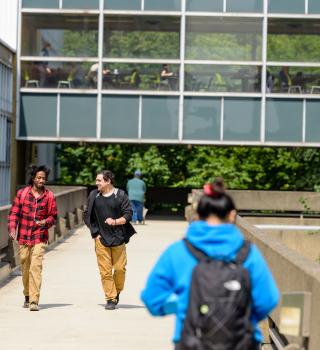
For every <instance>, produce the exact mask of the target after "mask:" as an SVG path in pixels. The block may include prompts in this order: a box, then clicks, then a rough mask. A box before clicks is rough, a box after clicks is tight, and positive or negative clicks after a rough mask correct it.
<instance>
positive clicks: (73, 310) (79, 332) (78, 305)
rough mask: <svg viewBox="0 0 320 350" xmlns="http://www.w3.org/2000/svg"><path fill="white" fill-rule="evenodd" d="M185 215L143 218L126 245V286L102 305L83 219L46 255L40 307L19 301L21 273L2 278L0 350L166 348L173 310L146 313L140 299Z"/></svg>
mask: <svg viewBox="0 0 320 350" xmlns="http://www.w3.org/2000/svg"><path fill="white" fill-rule="evenodd" d="M186 226H187V223H186V222H184V221H148V222H147V223H146V225H141V226H137V227H136V229H137V231H138V235H135V236H134V237H133V238H132V240H131V242H130V244H129V245H128V246H127V249H128V250H127V253H128V266H127V279H126V285H125V290H124V291H123V293H122V294H121V296H120V303H119V307H118V309H117V310H114V311H106V310H105V309H104V294H103V291H102V287H101V283H100V276H99V273H98V267H97V264H96V256H95V253H94V244H93V241H92V239H91V236H90V234H89V231H88V230H87V228H85V227H81V228H78V229H77V230H75V232H74V234H73V235H72V236H71V237H69V238H68V239H67V240H65V241H64V242H63V243H61V244H60V245H58V246H56V247H55V248H54V249H52V250H49V251H48V253H47V254H46V255H45V260H44V264H43V265H44V267H43V281H42V292H41V297H40V312H30V311H29V310H28V309H23V308H22V303H23V299H24V297H23V294H22V281H21V276H20V274H19V273H16V276H15V277H13V278H11V279H10V280H9V281H8V282H7V283H6V284H4V285H1V286H0V303H1V304H0V348H1V350H100V349H103V350H105V349H107V350H136V349H137V350H138V349H139V350H167V349H171V348H172V345H171V336H172V333H173V318H172V317H167V318H152V317H151V316H150V315H149V314H148V313H147V311H146V309H145V308H144V306H143V305H142V303H141V301H140V297H139V296H140V291H141V289H142V288H143V286H144V283H145V280H146V277H147V275H148V273H149V271H150V268H151V266H152V265H153V264H154V262H155V260H156V259H157V257H158V256H159V254H160V252H161V251H163V249H164V248H165V247H166V246H167V245H168V244H170V243H171V242H172V241H174V240H176V239H179V238H180V237H182V235H183V233H184V231H185V229H186Z"/></svg>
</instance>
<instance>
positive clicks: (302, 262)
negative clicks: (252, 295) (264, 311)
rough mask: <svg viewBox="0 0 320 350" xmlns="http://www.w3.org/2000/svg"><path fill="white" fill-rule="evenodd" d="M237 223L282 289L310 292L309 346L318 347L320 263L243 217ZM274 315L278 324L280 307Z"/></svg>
mask: <svg viewBox="0 0 320 350" xmlns="http://www.w3.org/2000/svg"><path fill="white" fill-rule="evenodd" d="M237 225H238V227H239V228H240V230H241V231H242V232H243V234H244V235H245V236H246V238H247V239H249V240H250V241H251V242H253V243H254V244H256V245H257V246H258V248H259V249H260V251H261V252H262V254H263V256H264V257H265V259H266V260H267V262H268V265H269V267H270V269H271V271H272V273H273V276H274V277H275V280H276V282H277V285H278V287H279V289H280V291H281V293H286V292H310V293H311V316H310V338H309V347H308V350H319V344H320V332H319V324H320V264H319V263H317V262H314V261H312V260H310V259H308V258H306V257H303V256H302V255H300V254H297V252H295V251H293V250H292V249H290V248H288V247H287V246H286V245H285V244H284V243H283V242H281V241H280V240H278V239H276V238H273V237H271V236H270V235H269V234H267V233H265V232H263V231H262V230H259V229H257V228H255V227H254V226H252V225H251V224H250V223H249V222H247V221H246V220H245V219H243V218H240V217H238V220H237ZM271 318H272V320H273V321H274V322H275V324H276V325H278V324H279V308H277V309H276V311H275V312H274V313H273V314H272V315H271Z"/></svg>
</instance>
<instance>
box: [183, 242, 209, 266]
mask: <svg viewBox="0 0 320 350" xmlns="http://www.w3.org/2000/svg"><path fill="white" fill-rule="evenodd" d="M183 242H184V244H185V245H186V246H187V248H188V250H189V252H190V253H191V254H192V255H193V256H194V257H195V258H196V259H197V260H199V261H201V260H207V259H210V257H209V256H208V255H207V254H205V253H204V252H203V251H202V250H200V249H198V248H196V247H195V246H194V245H192V244H191V243H190V242H189V241H188V240H187V239H186V238H184V239H183ZM210 260H211V259H210Z"/></svg>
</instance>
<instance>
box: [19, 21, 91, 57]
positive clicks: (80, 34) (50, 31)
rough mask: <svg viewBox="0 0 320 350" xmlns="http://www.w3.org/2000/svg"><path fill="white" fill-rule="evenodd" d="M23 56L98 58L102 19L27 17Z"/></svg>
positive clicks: (24, 27)
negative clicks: (100, 20) (99, 30)
mask: <svg viewBox="0 0 320 350" xmlns="http://www.w3.org/2000/svg"><path fill="white" fill-rule="evenodd" d="M21 33H22V38H21V54H22V56H49V57H50V56H66V57H78V56H80V57H81V56H82V57H94V56H97V55H98V16H97V15H79V14H64V15H60V14H58V15H56V14H46V15H45V16H44V15H43V14H23V17H22V32H21Z"/></svg>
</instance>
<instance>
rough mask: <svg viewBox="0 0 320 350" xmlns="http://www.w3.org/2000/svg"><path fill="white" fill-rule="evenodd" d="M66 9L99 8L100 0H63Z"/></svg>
mask: <svg viewBox="0 0 320 350" xmlns="http://www.w3.org/2000/svg"><path fill="white" fill-rule="evenodd" d="M62 7H63V8H65V9H98V8H99V0H63V3H62Z"/></svg>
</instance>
